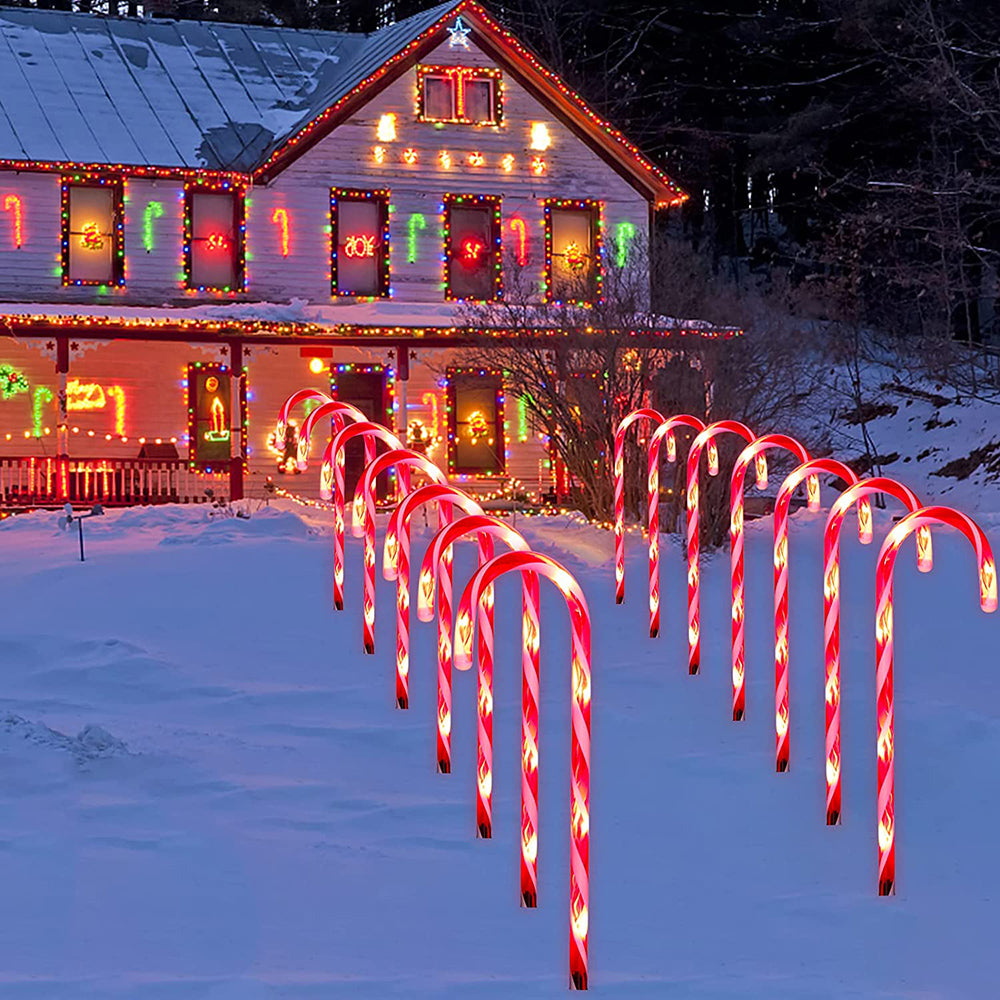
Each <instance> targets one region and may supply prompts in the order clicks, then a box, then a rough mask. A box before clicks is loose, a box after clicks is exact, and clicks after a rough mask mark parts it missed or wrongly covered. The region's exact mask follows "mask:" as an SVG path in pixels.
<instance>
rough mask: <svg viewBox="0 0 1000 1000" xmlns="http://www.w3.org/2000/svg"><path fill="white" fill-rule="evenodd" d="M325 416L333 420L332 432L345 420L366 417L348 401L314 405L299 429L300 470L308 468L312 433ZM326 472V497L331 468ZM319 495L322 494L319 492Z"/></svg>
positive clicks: (364, 418) (365, 418) (309, 401)
mask: <svg viewBox="0 0 1000 1000" xmlns="http://www.w3.org/2000/svg"><path fill="white" fill-rule="evenodd" d="M311 402H314V400H307V401H306V406H309V404H310V403H311ZM326 418H329V419H331V420H332V421H333V433H334V434H336V433H338V432H339V431H341V430H343V428H344V421H345V420H350V421H352V422H354V423H362V422H363V421H365V420H367V419H368V418H367V417H366V416H365V415H364V413H362V412H361V410H359V409H358V408H357V407H356V406H352V405H351V404H350V403H342V402H341V401H340V400H339V399H332V400H329V401H328V402H326V403H320V404H319V406H314V407H313V409H311V410H310V411H309V412H308V413H307V414H306V418H305V420H303V421H302V427H301V428H300V429H299V440H298V444H297V445H296V454H295V465H296V468H298V470H299V471H300V472H305V471H306V470H307V469H308V468H309V451H310V449H311V447H312V439H313V434H314V432H315V430H316V427H317V425H318V424H319V422H320V421H321V420H323V419H326ZM372 457H373V458H374V457H375V456H374V453H372ZM328 472H329V475H328V496H327V497H326V499H329V496H332V488H333V469H332V468H331V469H329V470H328ZM321 495H323V494H322V493H321Z"/></svg>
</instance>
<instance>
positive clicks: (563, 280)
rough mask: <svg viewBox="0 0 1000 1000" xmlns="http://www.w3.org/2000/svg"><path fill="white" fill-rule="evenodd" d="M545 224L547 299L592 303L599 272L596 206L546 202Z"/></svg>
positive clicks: (597, 292)
mask: <svg viewBox="0 0 1000 1000" xmlns="http://www.w3.org/2000/svg"><path fill="white" fill-rule="evenodd" d="M545 224H546V232H545V236H546V244H547V248H548V251H549V254H548V258H549V259H548V261H547V265H548V266H547V269H546V270H547V274H546V291H547V296H548V298H549V299H550V300H555V301H559V302H594V301H595V300H596V299H597V298H598V295H599V287H598V286H599V282H600V274H601V259H600V247H599V246H598V235H597V234H598V224H599V218H598V207H597V205H589V204H585V205H584V206H582V207H577V206H576V205H570V206H563V205H551V204H550V205H547V206H546V213H545Z"/></svg>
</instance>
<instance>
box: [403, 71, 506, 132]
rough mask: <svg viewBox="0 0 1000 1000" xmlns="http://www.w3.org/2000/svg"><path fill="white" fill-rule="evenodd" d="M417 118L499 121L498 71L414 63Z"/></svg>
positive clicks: (482, 122)
mask: <svg viewBox="0 0 1000 1000" xmlns="http://www.w3.org/2000/svg"><path fill="white" fill-rule="evenodd" d="M417 118H418V120H419V121H422V122H452V123H455V124H463V125H499V124H500V122H501V120H502V118H503V100H502V92H501V86H500V71H499V70H496V69H490V68H487V67H479V66H418V67H417Z"/></svg>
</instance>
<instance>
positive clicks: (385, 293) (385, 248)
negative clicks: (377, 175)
mask: <svg viewBox="0 0 1000 1000" xmlns="http://www.w3.org/2000/svg"><path fill="white" fill-rule="evenodd" d="M340 201H374V202H375V203H376V204H377V205H378V206H379V214H378V220H379V224H380V225H381V228H382V239H381V241H380V244H379V255H380V258H381V259H380V266H379V271H378V274H379V287H378V292H377V293H375V294H374V295H373V294H372V293H371V292H355V291H352V290H351V289H349V288H344V289H342V288H340V283H339V281H338V276H337V246H338V245H339V242H340V241H339V239H338V235H339V229H338V212H337V204H338V202H340ZM330 294H331V295H333V296H334V297H341V298H343V297H346V296H352V297H354V298H361V299H387V298H389V296H390V294H391V292H390V271H389V191H388V190H387V189H385V188H376V189H374V190H371V191H362V190H358V189H356V188H330Z"/></svg>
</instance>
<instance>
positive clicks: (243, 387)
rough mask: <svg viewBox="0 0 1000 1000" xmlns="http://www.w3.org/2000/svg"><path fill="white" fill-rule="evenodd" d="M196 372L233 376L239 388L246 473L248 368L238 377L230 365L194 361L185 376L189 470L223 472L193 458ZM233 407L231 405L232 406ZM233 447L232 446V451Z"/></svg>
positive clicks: (241, 435) (196, 418)
mask: <svg viewBox="0 0 1000 1000" xmlns="http://www.w3.org/2000/svg"><path fill="white" fill-rule="evenodd" d="M195 371H201V372H204V373H206V374H216V375H230V374H232V375H233V380H234V381H235V382H236V384H237V385H238V386H239V398H240V454H239V456H238V457H239V458H241V459H242V461H243V471H244V472H246V471H247V470H248V468H249V466H248V464H247V438H248V436H249V435H248V430H249V421H248V414H247V372H246V368H244V369H243V371H242V372H241V373H240V374H239V375H236V373H235V372H232V371H231V369H230V367H229V365H223V364H219V363H216V362H212V361H192V362H190V363H189V364H188V366H187V372H186V376H185V379H184V381H185V383H186V385H187V410H188V419H187V433H188V468H189V469H194V470H195V471H198V472H221V471H224V470H221V469H219V468H217V465H218V463H215V465H213V463H212V462H205V461H197V460H195V459H193V458H192V455H193V454H194V448H193V446H192V442H193V441H194V440H195V437H196V435H197V433H198V414H197V412H196V410H197V402H198V395H197V385H196V382H197V380H196V379H195V378H194V373H195ZM230 405H231V404H230ZM231 450H232V446H231V445H230V451H231ZM231 462H232V458H230V459H229V460H228V461H227V462H226V469H228V468H229V465H230V463H231Z"/></svg>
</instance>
